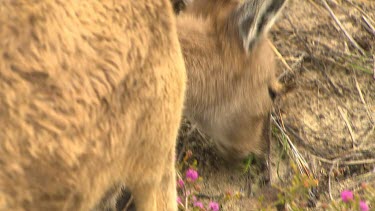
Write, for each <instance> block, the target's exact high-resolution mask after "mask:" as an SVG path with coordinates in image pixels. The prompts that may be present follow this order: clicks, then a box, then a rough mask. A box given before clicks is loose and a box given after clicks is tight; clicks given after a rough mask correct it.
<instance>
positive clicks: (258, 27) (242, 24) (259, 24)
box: [235, 0, 288, 52]
mask: <svg viewBox="0 0 375 211" xmlns="http://www.w3.org/2000/svg"><path fill="white" fill-rule="evenodd" d="M287 1H288V0H245V2H244V3H242V4H241V5H240V6H239V7H238V9H237V10H236V11H235V17H236V20H237V21H238V27H239V35H240V39H242V42H243V47H244V49H245V51H246V52H248V51H249V50H250V49H251V48H252V46H253V45H254V44H255V43H256V41H257V40H258V38H259V37H261V36H262V35H264V34H266V33H268V31H269V30H270V28H271V27H272V25H273V24H274V22H275V20H276V19H277V17H278V15H279V14H280V12H281V11H282V9H283V8H284V6H285V5H286V2H287Z"/></svg>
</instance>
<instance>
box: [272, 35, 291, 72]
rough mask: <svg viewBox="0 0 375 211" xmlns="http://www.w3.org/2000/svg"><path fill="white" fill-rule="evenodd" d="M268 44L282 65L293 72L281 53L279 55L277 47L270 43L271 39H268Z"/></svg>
mask: <svg viewBox="0 0 375 211" xmlns="http://www.w3.org/2000/svg"><path fill="white" fill-rule="evenodd" d="M268 44H269V45H270V46H271V48H272V50H273V52H274V53H275V54H276V56H277V57H278V58H279V59H280V60H281V62H282V63H283V64H284V66H285V67H286V69H288V71H290V72H293V70H292V68H290V66H289V65H288V63H287V62H286V61H285V59H284V57H283V55H281V53H280V52H279V51H278V50H277V48H276V47H275V46H274V45H273V44H272V42H271V41H268Z"/></svg>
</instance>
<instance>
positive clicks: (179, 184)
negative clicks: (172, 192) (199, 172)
mask: <svg viewBox="0 0 375 211" xmlns="http://www.w3.org/2000/svg"><path fill="white" fill-rule="evenodd" d="M184 185H185V182H184V181H183V180H182V179H179V180H178V181H177V186H178V187H179V188H183V187H184Z"/></svg>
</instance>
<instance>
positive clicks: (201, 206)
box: [193, 201, 204, 209]
mask: <svg viewBox="0 0 375 211" xmlns="http://www.w3.org/2000/svg"><path fill="white" fill-rule="evenodd" d="M193 205H194V207H199V208H201V209H203V208H204V207H203V204H202V202H200V201H196V202H194V204H193Z"/></svg>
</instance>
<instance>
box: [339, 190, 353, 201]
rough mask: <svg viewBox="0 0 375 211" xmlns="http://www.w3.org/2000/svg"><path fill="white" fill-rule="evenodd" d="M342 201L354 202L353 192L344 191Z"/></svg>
mask: <svg viewBox="0 0 375 211" xmlns="http://www.w3.org/2000/svg"><path fill="white" fill-rule="evenodd" d="M341 199H342V201H344V202H349V201H351V200H353V192H351V191H350V190H343V191H342V192H341Z"/></svg>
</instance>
